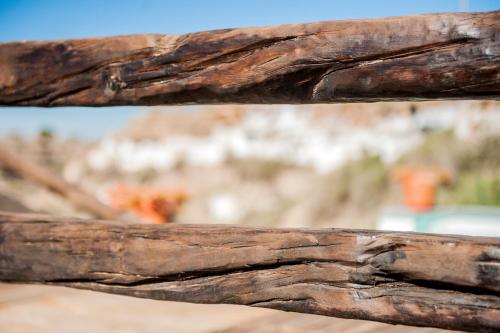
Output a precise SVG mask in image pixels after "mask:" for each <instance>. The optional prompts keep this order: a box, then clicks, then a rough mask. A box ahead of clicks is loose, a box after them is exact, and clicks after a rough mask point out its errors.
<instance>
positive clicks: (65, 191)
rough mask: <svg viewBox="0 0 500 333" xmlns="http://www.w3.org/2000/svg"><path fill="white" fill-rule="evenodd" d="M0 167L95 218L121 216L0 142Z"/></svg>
mask: <svg viewBox="0 0 500 333" xmlns="http://www.w3.org/2000/svg"><path fill="white" fill-rule="evenodd" d="M0 167H4V168H8V169H10V170H12V171H14V172H15V173H17V174H18V175H19V176H21V177H24V178H27V179H31V180H32V181H34V182H36V183H38V184H39V185H41V186H43V187H45V188H46V189H48V190H50V191H53V192H55V193H57V194H59V195H61V196H63V197H64V198H65V199H67V200H69V201H70V202H71V203H73V204H74V205H75V206H77V207H78V208H80V209H82V210H84V211H86V212H89V213H91V214H92V215H93V216H95V217H97V218H101V219H119V218H120V217H121V216H120V213H119V212H117V211H115V210H114V209H112V208H111V207H108V206H106V205H104V204H102V203H101V202H99V201H98V200H96V199H95V198H94V197H93V196H91V195H89V194H88V193H86V192H85V191H83V190H82V189H81V188H80V187H78V186H76V185H74V184H70V183H68V182H67V181H65V180H64V179H63V178H61V177H60V176H58V175H56V174H55V173H53V172H51V171H50V170H48V169H46V168H44V167H43V166H41V165H39V164H36V163H34V162H32V161H30V160H28V159H26V158H23V157H22V156H21V155H19V154H17V153H16V152H15V151H14V150H12V149H10V148H9V147H8V146H7V145H4V144H2V143H0Z"/></svg>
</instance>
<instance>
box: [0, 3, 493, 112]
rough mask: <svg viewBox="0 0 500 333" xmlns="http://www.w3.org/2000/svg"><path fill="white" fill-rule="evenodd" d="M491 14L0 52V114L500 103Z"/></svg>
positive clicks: (11, 46) (1, 48) (32, 45)
mask: <svg viewBox="0 0 500 333" xmlns="http://www.w3.org/2000/svg"><path fill="white" fill-rule="evenodd" d="M499 56H500V11H496V12H489V13H475V14H466V13H461V14H431V15H419V16H410V17H394V18H386V19H375V20H357V21H337V22H319V23H309V24H300V25H282V26H273V27H263V28H247V29H227V30H216V31H208V32H199V33H192V34H186V35H177V36H176V35H135V36H119V37H108V38H98V39H81V40H63V41H52V42H14V43H4V44H0V105H41V106H59V105H96V106H99V105H126V104H128V105H157V104H185V103H198V104H202V103H328V102H355V101H381V100H420V99H454V98H460V99H464V98H481V99H488V98H491V99H497V98H499V97H500V75H499V68H500V61H499Z"/></svg>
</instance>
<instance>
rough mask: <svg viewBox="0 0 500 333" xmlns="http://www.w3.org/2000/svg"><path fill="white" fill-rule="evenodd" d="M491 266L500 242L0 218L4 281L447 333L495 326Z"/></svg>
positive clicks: (499, 314)
mask: <svg viewBox="0 0 500 333" xmlns="http://www.w3.org/2000/svg"><path fill="white" fill-rule="evenodd" d="M68 222H71V223H68ZM499 260H500V239H499V238H486V237H466V236H445V235H430V234H417V233H391V232H376V231H363V230H342V229H320V230H307V229H264V228H246V227H237V226H215V225H123V224H121V223H118V222H103V221H84V220H78V219H71V218H56V217H48V216H41V215H31V214H13V213H0V280H2V281H10V282H24V283H44V284H52V285H61V286H69V287H74V288H83V289H90V290H95V291H101V292H108V293H114V294H123V295H129V296H135V297H144V298H152V299H158V300H172V301H180V302H193V303H229V304H242V305H249V306H257V307H267V308H273V309H280V310H285V311H295V312H304V313H313V314H320V315H327V316H334V317H342V318H355V319H365V320H374V321H380V322H386V323H393V324H404V325H414V326H430V327H439V328H447V329H455V330H467V331H485V332H487V331H491V332H495V331H496V332H497V331H498V330H499V329H500V295H499V291H500V274H499V271H500V265H499V262H500V261H499Z"/></svg>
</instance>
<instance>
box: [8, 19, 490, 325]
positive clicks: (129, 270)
mask: <svg viewBox="0 0 500 333" xmlns="http://www.w3.org/2000/svg"><path fill="white" fill-rule="evenodd" d="M499 56H500V12H498V11H497V12H490V13H477V14H434V15H421V16H414V17H398V18H387V19H381V20H365V21H339V22H321V23H310V24H302V25H285V26H277V27H266V28H255V29H232V30H219V31H209V32H201V33H194V34H187V35H181V36H169V35H139V36H121V37H109V38H100V39H87V40H64V41H55V42H15V43H4V44H0V104H1V105H26V106H27V105H38V106H62V105H94V106H102V105H156V104H185V103H199V104H203V103H326V102H357V101H384V100H422V99H465V98H477V99H485V98H489V99H498V98H500V74H499V68H500V61H499ZM96 121H97V120H96ZM85 204H87V203H85ZM92 205H94V203H92ZM499 273H500V239H499V238H485V237H466V236H445V235H424V234H416V233H391V232H375V231H362V230H340V229H323V230H306V229H294V230H291V229H259V228H246V227H234V226H207V225H196V226H194V225H191V226H185V225H168V226H149V225H133V224H132V225H130V224H129V225H123V224H120V223H113V222H104V221H94V220H88V221H83V220H78V219H72V218H55V217H48V216H39V215H23V214H10V213H1V214H0V280H2V281H9V282H23V283H44V284H53V285H64V286H70V287H75V288H84V289H91V290H96V291H102V292H109V293H116V294H124V295H130V296H136V297H146V298H154V299H161V300H174V301H183V302H197V303H232V304H244V305H250V306H260V307H270V308H275V309H281V310H285V311H296V312H305V313H315V314H322V315H328V316H336V317H344V318H357V319H367V320H375V321H381V322H387V323H397V324H405V325H415V326H432V327H441V328H448V329H456V330H468V331H478V330H479V331H492V332H493V331H498V330H500V295H499V291H500V274H499Z"/></svg>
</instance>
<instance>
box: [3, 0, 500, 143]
mask: <svg viewBox="0 0 500 333" xmlns="http://www.w3.org/2000/svg"><path fill="white" fill-rule="evenodd" d="M496 9H500V0H441V1H439V0H418V1H416V0H415V1H406V0H387V1H375V0H372V1H370V0H365V1H356V0H350V1H334V0H323V1H321V0H307V1H298V0H245V1H237V0H232V1H231V0H205V1H202V0H197V1H195V0H193V1H188V0H177V1H169V0H163V1H159V0H149V1H146V0H115V1H112V0H108V1H106V0H100V1H99V0H86V1H84V0H81V1H76V0H59V1H54V0H44V1H42V0H39V1H34V0H32V1H25V0H12V1H9V0H0V42H5V41H15V40H33V39H59V38H81V37H92V36H105V35H123V34H134V33H164V34H178V33H185V32H193V31H200V30H209V29H218V28H231V27H244V26H261V25H272V24H280V23H299V22H311V21H320V20H338V19H356V18H371V17H384V16H395V15H412V14H421V13H433V12H450V11H489V10H496ZM140 110H141V109H139V108H130V107H120V108H101V109H98V110H96V109H94V110H88V109H87V108H64V109H57V110H55V111H54V110H53V109H39V108H22V109H21V108H0V136H1V135H2V134H6V133H8V132H20V133H22V134H33V133H36V131H38V130H39V128H41V127H50V128H53V129H54V130H55V131H56V132H57V133H60V134H62V135H64V136H71V135H75V136H85V137H98V136H100V135H102V134H103V133H105V132H106V131H108V130H113V129H115V128H118V127H119V126H122V125H123V123H124V122H125V121H126V120H127V119H128V118H129V117H130V116H131V115H133V114H135V113H137V112H139V111H140ZM97 113H99V114H101V115H104V114H106V121H102V122H100V123H99V124H90V121H85V119H92V117H90V116H89V115H91V114H97Z"/></svg>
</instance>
